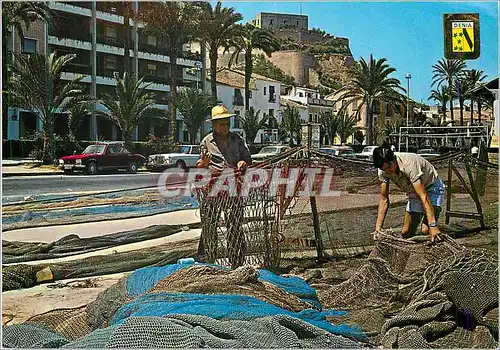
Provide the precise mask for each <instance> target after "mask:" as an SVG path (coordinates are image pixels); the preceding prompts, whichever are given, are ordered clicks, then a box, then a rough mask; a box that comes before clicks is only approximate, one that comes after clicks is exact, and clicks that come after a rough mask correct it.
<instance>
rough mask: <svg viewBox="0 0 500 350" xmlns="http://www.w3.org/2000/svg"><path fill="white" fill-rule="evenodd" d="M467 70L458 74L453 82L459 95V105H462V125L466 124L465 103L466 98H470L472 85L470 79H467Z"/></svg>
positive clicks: (454, 88) (455, 91)
mask: <svg viewBox="0 0 500 350" xmlns="http://www.w3.org/2000/svg"><path fill="white" fill-rule="evenodd" d="M464 73H465V72H462V73H461V74H460V75H458V76H457V77H456V78H455V80H454V82H453V90H454V93H455V94H456V96H457V97H458V105H459V107H460V125H461V126H463V125H464V103H465V100H466V99H468V98H470V94H471V90H472V86H471V85H470V81H469V80H467V77H466V75H465V74H464Z"/></svg>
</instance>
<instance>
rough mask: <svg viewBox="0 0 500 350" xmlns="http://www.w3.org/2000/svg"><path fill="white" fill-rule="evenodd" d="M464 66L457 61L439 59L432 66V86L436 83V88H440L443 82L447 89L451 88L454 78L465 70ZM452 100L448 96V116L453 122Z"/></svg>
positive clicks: (452, 98) (461, 62)
mask: <svg viewBox="0 0 500 350" xmlns="http://www.w3.org/2000/svg"><path fill="white" fill-rule="evenodd" d="M465 67H466V64H465V63H464V62H463V61H459V60H447V59H444V58H442V59H440V60H439V61H438V63H437V64H433V65H432V68H433V70H432V72H433V73H434V75H433V76H432V84H431V86H434V85H435V84H436V83H437V87H439V86H441V84H442V83H443V82H446V83H447V84H448V86H449V87H452V86H453V82H454V80H455V78H456V77H457V76H458V75H459V74H460V72H461V71H462V70H463V69H465ZM453 100H454V97H453V96H450V100H449V101H450V114H451V120H454V116H453Z"/></svg>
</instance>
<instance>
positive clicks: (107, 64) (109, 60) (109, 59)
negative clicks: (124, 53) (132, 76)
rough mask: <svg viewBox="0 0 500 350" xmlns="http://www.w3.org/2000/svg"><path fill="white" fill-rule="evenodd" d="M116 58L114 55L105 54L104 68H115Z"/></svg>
mask: <svg viewBox="0 0 500 350" xmlns="http://www.w3.org/2000/svg"><path fill="white" fill-rule="evenodd" d="M116 63H117V60H116V57H114V56H106V57H105V58H104V69H109V70H116V66H117V64H116Z"/></svg>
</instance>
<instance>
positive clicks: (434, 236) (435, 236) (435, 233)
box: [429, 226, 441, 243]
mask: <svg viewBox="0 0 500 350" xmlns="http://www.w3.org/2000/svg"><path fill="white" fill-rule="evenodd" d="M440 234H441V230H439V227H437V226H436V227H429V235H430V236H431V243H437V242H440V241H441V237H440V236H439V235H440Z"/></svg>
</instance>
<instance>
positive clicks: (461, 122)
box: [458, 101, 464, 126]
mask: <svg viewBox="0 0 500 350" xmlns="http://www.w3.org/2000/svg"><path fill="white" fill-rule="evenodd" d="M458 104H459V106H460V126H463V125H464V101H458Z"/></svg>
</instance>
